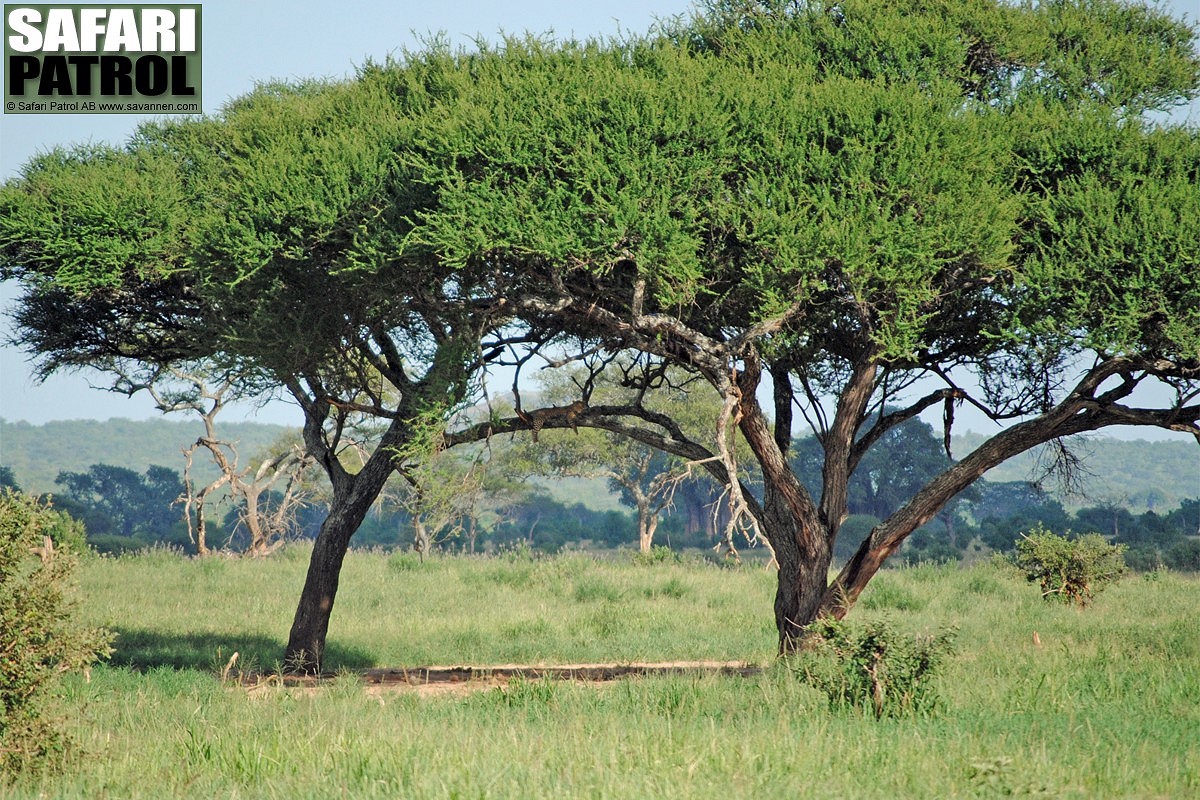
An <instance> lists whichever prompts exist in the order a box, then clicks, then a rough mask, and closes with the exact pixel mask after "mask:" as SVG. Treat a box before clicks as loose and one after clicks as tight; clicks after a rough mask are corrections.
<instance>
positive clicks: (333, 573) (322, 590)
mask: <svg viewBox="0 0 1200 800" xmlns="http://www.w3.org/2000/svg"><path fill="white" fill-rule="evenodd" d="M364 517H365V509H364V510H363V513H361V514H355V513H354V509H353V508H351V507H349V506H348V504H346V503H337V502H335V503H334V506H333V508H331V509H330V511H329V516H328V517H326V518H325V522H324V523H322V524H321V532H320V533H319V534H318V535H317V540H316V542H315V543H314V544H313V552H312V557H311V558H310V560H309V562H308V575H307V577H306V578H305V579H304V589H303V591H302V592H301V593H300V602H299V604H298V605H297V607H296V617H295V619H294V620H293V622H292V631H291V634H290V635H289V637H288V644H287V650H286V652H285V653H284V668H285V669H286V670H287V671H288V672H292V673H302V674H317V673H319V672H320V671H321V660H322V658H323V657H324V655H325V636H326V634H327V633H328V631H329V617H330V614H331V613H332V612H333V601H334V598H335V597H336V596H337V590H338V579H339V576H340V575H341V570H342V561H343V560H344V559H345V557H346V550H347V549H348V548H349V546H350V537H351V536H353V535H354V532H355V531H356V530H358V526H359V525H360V524H361V523H362V521H363V518H364Z"/></svg>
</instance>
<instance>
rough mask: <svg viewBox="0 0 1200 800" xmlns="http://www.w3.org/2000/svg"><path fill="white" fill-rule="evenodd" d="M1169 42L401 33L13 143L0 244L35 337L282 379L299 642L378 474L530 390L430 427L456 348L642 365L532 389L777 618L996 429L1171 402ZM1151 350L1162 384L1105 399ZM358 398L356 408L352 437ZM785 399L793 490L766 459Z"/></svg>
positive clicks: (865, 558)
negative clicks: (388, 48) (344, 55)
mask: <svg viewBox="0 0 1200 800" xmlns="http://www.w3.org/2000/svg"><path fill="white" fill-rule="evenodd" d="M1194 41H1195V30H1194V29H1193V28H1192V27H1190V26H1189V25H1187V24H1185V23H1183V22H1180V21H1178V20H1174V19H1172V18H1170V17H1169V16H1167V15H1165V14H1164V13H1163V12H1161V11H1160V10H1157V9H1155V8H1153V7H1149V6H1141V5H1135V4H1130V3H1125V2H1118V0H1088V1H1087V2H1082V1H1077V0H1050V1H1047V2H1040V3H1027V4H1014V5H1010V4H1006V3H1000V2H995V1H994V0H945V1H944V2H938V3H934V4H929V3H916V2H909V1H908V0H898V1H897V2H889V3H872V2H865V1H863V0H847V1H846V2H839V3H837V4H824V3H817V2H778V1H776V0H768V1H766V2H752V3H744V2H728V3H726V2H714V3H711V4H710V5H708V6H707V7H705V8H703V9H701V10H700V11H698V12H697V13H696V14H694V15H692V17H691V18H689V19H687V20H681V21H679V22H673V23H669V24H665V25H663V26H661V27H660V28H659V29H657V30H654V31H651V32H650V33H648V34H646V35H644V36H630V37H627V38H625V39H621V40H610V41H588V42H575V41H566V42H561V41H552V40H546V39H538V38H535V37H510V38H508V39H506V40H505V41H504V42H503V43H502V44H501V45H499V46H496V47H491V46H487V45H481V46H480V47H479V49H478V50H476V51H472V52H451V51H450V50H449V49H448V48H447V47H445V46H444V45H443V44H441V43H439V42H436V41H435V42H431V43H430V44H429V45H428V46H427V48H426V49H425V50H423V51H422V52H420V53H415V54H407V55H405V56H404V57H402V58H400V59H398V60H396V61H395V62H390V63H387V64H380V65H368V66H367V67H366V68H364V69H363V70H362V71H361V73H360V75H359V76H358V77H357V79H355V80H354V81H349V82H342V83H334V84H325V83H305V84H299V85H286V86H283V85H269V86H264V87H262V88H260V89H259V90H258V91H256V92H254V93H252V94H251V95H248V96H247V97H244V98H241V99H239V100H237V101H235V102H233V103H231V104H230V105H229V106H227V107H226V108H225V109H224V110H223V112H222V113H221V114H220V115H218V116H216V117H214V118H207V119H196V120H185V121H182V122H173V123H159V124H155V125H151V126H147V127H145V128H143V129H142V131H141V132H140V133H139V135H138V136H137V137H135V138H134V139H133V140H132V141H131V142H130V143H129V145H128V146H127V147H125V148H121V149H105V148H92V149H80V150H73V151H56V152H54V153H51V154H48V155H46V156H43V157H41V158H39V159H36V160H35V161H34V162H33V163H31V164H30V165H29V167H28V168H27V169H26V171H25V173H24V174H23V175H22V176H21V177H20V178H19V179H17V180H15V181H12V182H10V183H9V184H6V185H5V187H4V188H3V190H0V210H2V211H3V214H2V219H3V222H2V223H0V252H2V253H3V255H2V258H0V269H2V270H3V274H4V275H5V276H6V277H9V276H11V277H17V278H19V279H20V280H22V282H23V283H24V284H25V286H26V287H27V294H26V296H25V298H24V300H23V305H22V307H21V310H20V311H19V312H18V322H19V325H20V328H19V330H20V334H19V339H20V340H21V341H22V343H23V344H25V345H26V346H28V347H30V348H31V349H33V350H34V351H36V352H38V353H40V354H42V356H43V358H44V361H43V364H44V366H45V368H46V369H53V368H57V367H59V366H64V365H65V366H69V365H72V364H81V363H88V364H93V363H98V362H100V363H103V362H104V361H105V360H108V359H133V360H136V361H139V362H144V363H145V362H149V363H158V362H162V361H164V360H173V359H174V360H192V361H195V360H210V361H212V362H215V363H217V364H221V365H222V366H225V365H231V364H232V365H237V366H239V367H240V368H242V369H244V370H245V374H246V375H247V376H249V377H248V380H251V381H252V382H253V385H255V386H258V387H263V388H267V387H272V386H275V387H283V388H286V390H287V391H288V392H289V393H290V394H291V395H292V396H293V397H294V398H295V399H296V400H297V402H299V403H300V405H301V407H302V408H303V409H304V410H305V414H306V420H307V422H306V427H305V438H306V443H307V445H308V447H309V450H310V452H311V453H312V454H313V455H314V457H316V458H317V460H318V462H320V463H321V464H322V465H323V466H324V467H325V469H326V471H327V473H328V475H329V477H330V480H331V482H332V484H333V487H334V494H335V497H336V498H340V499H339V500H338V502H335V504H334V507H333V508H332V509H331V513H330V518H329V520H328V521H327V523H326V526H325V529H323V533H322V538H319V539H318V545H317V548H316V549H315V550H314V556H313V559H314V560H313V568H312V569H311V570H310V573H309V584H308V585H307V586H306V590H305V595H304V598H303V599H302V601H301V609H300V610H299V611H298V613H297V621H296V624H295V626H294V627H293V638H292V641H291V643H290V644H289V652H290V656H292V657H297V658H299V659H300V660H301V661H302V662H303V663H305V664H306V665H309V664H311V663H312V660H313V659H314V658H315V659H317V660H319V652H318V653H316V654H315V655H314V652H313V649H314V648H315V649H316V650H318V651H319V650H320V649H321V648H322V647H323V643H324V630H325V627H324V626H325V624H326V622H327V618H328V609H329V607H331V605H332V599H333V595H334V593H335V592H336V586H337V580H336V576H337V571H338V568H339V567H340V563H341V554H342V553H344V550H345V546H346V543H347V542H348V541H349V537H350V535H351V534H352V533H353V530H354V528H355V527H357V524H358V522H361V519H362V514H364V513H365V509H366V506H367V505H369V503H370V501H371V499H372V498H373V497H374V496H375V495H376V494H377V493H378V491H379V489H380V488H381V487H382V485H383V480H385V479H386V476H387V475H388V474H390V473H391V472H392V471H393V470H396V469H400V470H404V469H405V468H406V464H408V463H409V462H411V461H412V460H414V459H419V458H420V456H421V454H422V453H428V452H429V451H430V449H438V448H441V447H445V446H451V445H454V444H456V443H460V442H464V441H469V440H472V439H479V438H481V437H486V436H488V435H493V434H495V433H498V432H502V431H507V430H521V429H526V428H529V427H531V425H532V423H531V420H533V419H534V418H535V417H534V416H533V415H530V414H529V413H527V412H526V411H522V413H519V414H517V415H515V416H513V417H509V418H493V419H489V420H487V421H485V422H482V423H479V424H475V425H470V426H460V427H459V428H458V429H455V430H451V431H449V432H448V433H443V430H444V429H445V427H446V425H447V422H448V421H449V420H453V419H456V417H455V416H454V414H453V411H454V409H455V408H456V407H458V406H461V405H462V404H463V403H464V402H466V401H467V399H468V398H469V397H471V395H472V391H473V388H474V383H473V381H474V380H475V379H476V378H477V377H478V375H480V374H481V372H482V371H483V370H485V369H486V368H488V367H489V365H499V364H503V363H507V364H510V365H513V366H515V367H516V368H518V369H519V368H520V367H521V366H523V365H525V364H527V363H529V361H530V359H531V358H532V357H533V355H534V354H540V355H541V356H543V357H544V358H546V359H547V360H548V361H550V362H552V363H555V364H566V363H570V362H571V361H572V360H573V359H574V360H579V359H583V358H586V357H588V356H589V354H592V355H594V354H603V356H604V357H606V358H612V357H615V356H616V355H617V354H621V353H625V354H628V355H630V357H632V358H633V359H634V361H635V363H637V364H639V365H640V370H641V371H640V372H637V373H630V374H629V375H628V376H627V381H628V387H627V388H631V389H633V390H634V399H633V400H632V401H626V402H622V403H620V404H597V403H591V404H589V403H588V400H589V398H588V397H581V398H580V401H581V403H582V406H581V407H574V406H572V407H570V413H569V414H568V413H560V412H565V411H566V410H567V409H566V408H561V409H556V410H555V411H554V413H549V414H547V415H542V416H540V417H536V418H537V419H538V420H539V424H543V425H548V426H550V427H566V426H574V425H589V426H595V427H600V428H604V429H606V430H609V431H612V432H615V433H618V434H621V435H625V436H630V437H632V438H634V439H637V440H638V441H641V442H643V443H645V444H649V445H651V446H654V447H657V448H659V449H662V450H665V451H667V452H670V453H672V454H674V455H676V456H679V457H681V458H684V459H687V460H689V461H692V462H695V463H697V464H703V466H704V468H705V469H707V470H709V472H710V473H711V474H712V475H713V476H714V477H715V478H716V479H718V480H720V481H722V482H724V483H726V484H727V486H728V487H729V491H730V498H731V500H732V502H733V503H734V506H735V509H736V513H738V514H746V515H749V516H750V517H751V518H753V519H754V520H755V522H756V523H757V524H758V525H759V527H760V528H761V529H762V530H763V531H764V533H765V534H766V536H767V538H768V539H769V541H770V542H771V545H772V547H773V549H774V550H775V552H776V555H777V558H778V560H779V565H780V570H779V589H778V594H777V599H776V609H775V612H776V621H777V624H778V627H779V631H780V643H781V647H782V648H783V649H785V650H786V649H789V648H791V647H793V646H795V643H796V642H797V641H798V639H799V637H800V636H801V635H802V633H803V629H804V626H805V625H807V624H808V623H809V622H810V621H811V620H812V619H814V618H815V616H817V615H819V614H834V615H840V614H842V613H845V611H846V610H847V609H848V608H849V606H850V605H851V604H852V603H853V602H854V600H855V599H856V598H857V596H858V594H859V593H860V592H861V591H862V590H863V588H864V587H865V585H866V583H867V582H868V581H869V580H870V578H871V576H872V575H874V573H875V571H876V570H877V569H878V568H879V567H880V565H882V564H883V562H884V561H885V560H886V559H887V558H888V556H889V555H890V554H891V553H892V552H894V551H895V550H896V548H898V547H899V545H900V544H901V543H902V542H903V541H904V539H905V538H906V537H907V536H908V535H909V534H910V533H912V531H914V530H915V529H916V528H917V527H919V526H920V525H921V524H923V523H924V522H926V521H928V519H930V518H931V517H932V516H933V515H934V514H936V513H937V512H938V510H939V509H941V508H942V507H943V506H944V505H945V504H946V503H947V502H949V501H950V500H951V499H952V498H953V497H954V496H955V495H957V494H958V493H959V492H961V491H962V490H963V489H964V488H966V487H967V486H969V485H970V484H971V482H972V481H974V480H975V479H977V478H978V477H979V476H980V475H982V474H983V472H985V471H986V470H987V469H989V468H990V467H992V466H994V465H996V464H998V463H1000V462H1002V461H1004V460H1005V459H1007V458H1009V457H1011V456H1014V455H1017V454H1019V453H1021V452H1024V451H1025V450H1028V449H1029V448H1031V447H1033V446H1036V445H1038V444H1041V443H1043V442H1047V441H1052V440H1056V439H1059V438H1061V437H1063V436H1068V435H1070V434H1074V433H1079V432H1082V431H1088V430H1096V429H1099V428H1102V427H1105V426H1108V425H1116V424H1135V425H1155V426H1159V427H1164V428H1170V429H1173V430H1180V431H1187V432H1191V433H1196V434H1198V435H1200V430H1198V428H1197V424H1196V421H1197V419H1198V418H1200V405H1198V404H1197V403H1196V402H1195V400H1196V397H1197V392H1198V391H1200V386H1198V383H1197V381H1198V379H1200V283H1197V281H1196V280H1195V274H1196V272H1197V267H1198V266H1200V265H1198V263H1197V261H1198V260H1200V193H1198V192H1196V191H1195V187H1196V185H1197V183H1198V181H1200V137H1198V136H1197V132H1196V131H1195V130H1194V129H1192V128H1186V127H1179V126H1162V125H1159V124H1157V123H1154V122H1152V121H1151V120H1150V119H1149V117H1148V116H1147V115H1148V113H1149V112H1153V111H1161V110H1164V109H1169V108H1171V107H1172V106H1173V105H1175V104H1177V103H1180V102H1184V101H1186V100H1187V99H1189V98H1191V97H1194V96H1195V95H1196V94H1197V91H1198V90H1200V56H1198V55H1197V52H1196V50H1195V49H1194ZM668 368H675V369H679V370H683V371H685V372H687V373H690V374H691V375H693V376H696V377H698V378H700V379H703V380H704V381H706V382H707V383H709V384H710V385H711V387H712V389H713V390H715V391H716V393H717V395H718V397H719V398H720V399H721V401H722V403H723V406H722V412H721V414H719V415H718V418H717V420H716V421H715V423H714V426H713V430H712V433H711V435H708V436H703V437H699V436H696V435H694V434H690V433H688V432H687V431H685V430H684V429H683V428H682V427H681V426H680V425H679V424H678V422H677V421H676V420H674V419H673V418H672V415H671V413H670V411H662V410H657V409H655V408H653V407H652V406H651V405H650V404H648V403H644V402H642V398H644V396H645V393H646V392H648V391H650V390H652V389H653V388H654V387H655V386H657V385H658V383H657V382H658V381H659V380H660V378H661V377H662V376H663V375H664V374H666V370H667V369H668ZM1152 382H1159V383H1162V384H1165V385H1166V386H1167V387H1168V388H1169V389H1170V390H1173V392H1174V395H1173V400H1172V401H1170V402H1168V403H1166V404H1165V405H1159V406H1150V405H1146V404H1144V403H1142V402H1141V401H1140V400H1137V401H1135V400H1134V399H1133V395H1134V390H1135V389H1136V388H1137V387H1138V386H1140V385H1143V384H1146V383H1152ZM963 402H970V403H972V404H973V405H975V406H977V407H978V408H980V409H982V410H984V411H985V412H986V413H988V414H989V415H990V416H992V417H993V418H994V419H996V420H997V421H1005V422H1014V421H1015V422H1016V424H1013V425H1011V426H1010V427H1008V428H1006V429H1004V430H1003V431H1002V432H1001V433H999V434H997V435H996V436H995V437H993V438H992V439H990V440H988V441H986V442H984V443H983V444H982V445H980V446H979V447H978V448H976V449H975V450H974V451H973V452H971V453H969V454H966V455H965V456H963V457H962V458H961V459H960V460H958V461H954V462H952V463H949V464H948V465H946V466H945V468H944V469H942V470H941V471H940V472H939V473H938V474H937V475H936V476H935V477H933V478H932V479H931V480H929V481H927V482H926V483H925V484H924V485H923V486H921V487H920V488H919V489H916V490H915V491H913V493H912V495H911V497H910V498H909V499H908V501H907V502H906V503H904V504H903V505H902V506H901V507H900V508H899V510H897V511H896V512H895V513H893V514H891V515H890V516H889V517H888V518H887V519H885V520H883V521H882V522H881V523H880V524H879V525H878V526H876V527H875V528H874V529H873V530H872V531H871V532H870V534H869V535H867V536H866V537H865V538H864V540H863V542H862V543H861V545H860V546H859V549H858V552H857V554H856V556H855V557H854V558H853V559H851V561H850V562H849V563H848V564H847V566H846V567H845V568H844V569H843V571H842V573H841V575H839V577H838V578H837V579H836V580H835V581H834V582H833V583H832V584H829V583H828V581H827V577H826V575H827V568H828V566H829V563H830V555H831V552H832V547H833V544H834V541H835V540H836V539H837V536H838V533H839V529H840V526H841V524H842V521H843V520H844V519H845V517H846V515H847V513H848V494H849V487H850V478H851V476H852V475H853V474H854V472H855V470H856V469H857V468H858V467H859V466H860V464H862V463H863V461H864V459H865V457H866V455H867V453H868V452H869V451H870V449H871V448H872V447H873V446H874V445H876V444H877V443H878V442H879V441H880V440H881V439H882V438H883V437H885V436H886V435H887V434H888V432H889V431H890V430H892V429H893V428H895V427H896V426H897V425H900V424H901V423H904V422H905V421H907V420H911V419H913V418H914V417H916V416H918V415H919V414H921V413H923V412H925V411H926V410H928V409H932V408H936V407H938V406H941V407H942V408H943V414H944V419H945V427H946V429H947V430H946V435H947V437H948V435H949V429H950V427H951V425H952V422H953V415H954V410H955V407H956V406H957V405H958V404H961V403H963ZM518 410H520V409H518ZM356 414H362V415H367V416H369V417H373V418H375V419H378V420H381V421H382V423H383V424H384V425H385V426H386V427H385V430H384V432H383V433H382V434H381V435H380V437H379V439H378V442H377V446H376V447H375V449H374V450H373V451H372V452H373V454H372V455H371V457H370V458H369V459H368V460H367V461H366V463H365V465H364V466H363V468H362V469H361V470H360V471H358V472H354V473H352V472H350V471H349V470H347V469H346V468H345V467H344V466H343V465H342V463H341V462H340V461H339V459H338V452H339V450H340V448H342V447H344V446H345V443H346V442H345V439H344V438H343V434H344V433H345V431H346V425H347V423H348V421H349V420H350V418H351V417H352V416H353V415H356ZM797 414H798V415H799V416H800V417H802V418H803V419H804V420H805V421H806V422H808V423H809V425H810V426H811V428H812V429H813V431H814V434H815V435H816V437H817V439H818V441H819V442H820V445H821V449H822V451H823V457H822V469H821V485H820V486H819V487H817V488H816V489H815V490H814V491H810V490H809V489H808V488H806V487H805V486H804V485H803V483H802V482H801V481H800V480H799V479H798V477H797V475H796V474H795V472H794V471H793V470H792V468H791V466H790V465H789V453H790V451H791V447H792V438H793V435H794V427H795V426H794V422H795V418H796V416H797ZM734 428H736V429H737V430H738V431H739V432H740V435H741V436H742V437H743V438H744V439H745V442H746V444H747V446H748V448H749V450H750V452H751V453H752V457H753V461H754V462H756V468H757V470H758V471H759V473H760V474H761V476H762V481H763V484H762V488H761V490H760V491H755V489H754V487H751V486H748V485H745V484H744V481H743V480H742V478H744V473H743V471H742V470H741V469H740V468H739V464H738V459H737V457H736V453H735V452H734V450H733V448H731V447H730V446H729V441H730V437H729V435H728V434H729V431H731V430H732V429H734ZM326 531H327V532H328V535H326ZM306 659H307V660H306Z"/></svg>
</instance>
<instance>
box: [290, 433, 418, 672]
mask: <svg viewBox="0 0 1200 800" xmlns="http://www.w3.org/2000/svg"><path fill="white" fill-rule="evenodd" d="M400 430H401V429H400V426H399V425H398V424H395V425H393V428H392V430H390V431H389V433H388V434H386V435H385V436H384V439H383V441H382V443H381V444H380V446H379V447H378V448H377V449H376V451H375V453H374V455H372V456H371V458H370V459H368V461H367V463H366V464H365V465H364V466H363V468H362V470H360V471H359V472H358V474H357V475H347V474H345V473H341V474H340V475H339V477H338V479H337V480H336V481H334V498H333V504H332V505H331V506H330V509H329V516H327V517H326V518H325V522H324V523H322V525H321V532H320V533H319V534H318V535H317V540H316V542H315V543H314V544H313V553H312V557H311V559H310V560H309V563H308V575H307V576H306V577H305V579H304V589H303V590H302V591H301V593H300V602H299V603H298V604H297V607H296V617H295V619H294V620H293V622H292V631H291V634H290V635H289V636H288V644H287V650H286V651H285V652H284V668H285V669H286V670H287V671H288V672H292V673H303V674H317V673H319V672H320V671H321V662H322V659H323V658H324V655H325V636H326V633H327V632H328V631H329V617H330V615H331V614H332V612H333V601H334V599H335V598H336V597H337V590H338V578H339V576H340V574H341V570H342V561H343V560H344V559H345V557H346V550H347V549H348V548H349V547H350V538H351V537H352V536H353V535H354V533H355V531H357V530H358V527H359V526H360V525H361V524H362V521H363V520H364V519H366V516H367V513H368V512H369V511H370V510H371V505H372V504H373V503H374V502H375V499H376V498H377V497H378V496H379V492H380V491H382V490H383V485H384V483H386V482H387V479H388V477H389V476H390V475H391V472H392V463H391V455H390V454H389V450H390V448H392V447H394V446H395V442H398V441H402V439H401V438H400V436H401V435H402V434H401V433H400Z"/></svg>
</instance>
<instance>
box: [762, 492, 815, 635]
mask: <svg viewBox="0 0 1200 800" xmlns="http://www.w3.org/2000/svg"><path fill="white" fill-rule="evenodd" d="M764 517H765V518H766V519H765V525H764V527H765V529H766V531H765V532H766V533H767V539H768V541H770V543H771V547H772V548H774V550H775V561H776V563H777V564H778V572H777V574H776V581H777V583H776V586H775V627H776V629H777V630H778V632H779V653H780V655H787V654H789V653H794V652H796V650H798V649H799V648H800V646H801V643H802V642H803V639H804V636H805V628H806V627H807V626H808V625H809V623H811V622H812V621H813V620H815V619H816V618H817V614H818V613H819V612H820V610H821V602H822V600H823V599H824V597H825V591H826V587H827V585H828V582H829V564H830V561H831V560H832V557H833V552H832V548H831V547H830V546H829V545H828V543H827V540H826V538H825V537H824V536H823V535H821V532H819V531H809V532H807V535H806V533H805V531H804V530H803V526H804V524H805V523H804V522H803V521H801V520H798V519H796V518H795V517H794V516H792V515H791V514H790V513H788V511H787V509H786V508H782V507H780V506H779V505H778V504H776V503H771V502H768V503H767V504H766V505H765V506H764ZM763 522H764V521H760V524H763ZM809 524H810V525H812V524H813V522H812V521H810V522H809Z"/></svg>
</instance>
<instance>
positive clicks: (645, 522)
mask: <svg viewBox="0 0 1200 800" xmlns="http://www.w3.org/2000/svg"><path fill="white" fill-rule="evenodd" d="M657 528H658V515H657V514H655V513H654V512H653V511H652V510H651V509H650V504H649V502H645V503H643V502H641V501H639V502H638V550H639V551H640V552H642V553H649V552H650V548H651V546H652V545H653V543H654V531H655V530H656V529H657Z"/></svg>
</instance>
